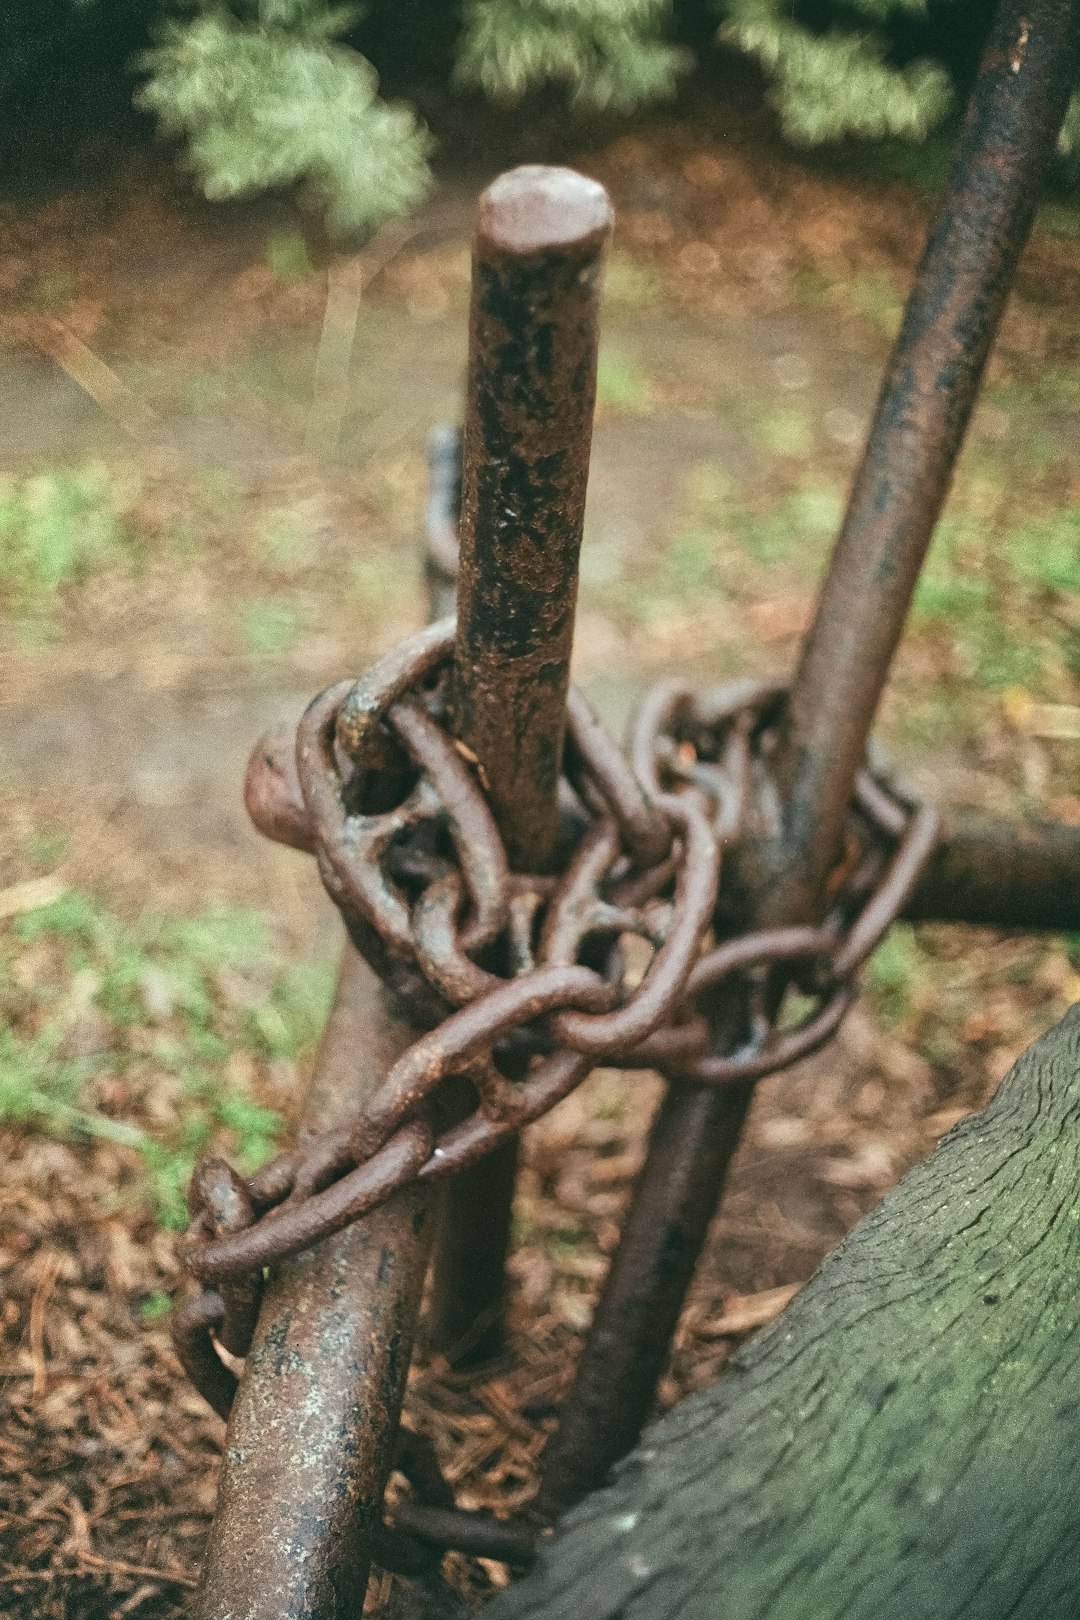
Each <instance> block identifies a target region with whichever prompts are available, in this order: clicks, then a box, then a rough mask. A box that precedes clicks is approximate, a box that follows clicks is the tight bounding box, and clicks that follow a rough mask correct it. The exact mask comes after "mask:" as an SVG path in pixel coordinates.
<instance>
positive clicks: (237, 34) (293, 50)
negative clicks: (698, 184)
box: [0, 0, 1080, 239]
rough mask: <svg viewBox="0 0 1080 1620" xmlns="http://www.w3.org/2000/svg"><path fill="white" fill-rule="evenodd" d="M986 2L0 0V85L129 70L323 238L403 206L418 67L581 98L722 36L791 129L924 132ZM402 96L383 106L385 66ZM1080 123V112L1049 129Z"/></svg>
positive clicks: (624, 104)
mask: <svg viewBox="0 0 1080 1620" xmlns="http://www.w3.org/2000/svg"><path fill="white" fill-rule="evenodd" d="M991 9H992V8H991V7H990V6H989V5H988V4H987V3H986V0H794V3H793V0H457V3H454V0H366V3H365V4H363V5H361V6H351V5H348V4H345V5H342V4H338V3H336V0H149V3H147V0H142V3H139V0H6V3H5V5H4V7H3V13H2V16H0V96H3V97H4V98H5V99H6V100H7V101H8V102H9V103H12V104H16V105H17V103H18V101H19V98H20V96H22V97H24V98H25V97H26V96H27V95H31V96H32V95H34V94H35V93H36V94H37V95H38V97H39V99H40V98H41V97H46V98H47V97H48V96H49V95H55V93H56V91H57V87H58V86H62V83H63V80H64V75H65V72H67V73H68V74H69V75H70V74H71V72H72V70H73V69H74V68H76V67H77V69H78V73H79V75H80V77H81V78H82V79H83V80H84V81H85V79H86V68H87V65H88V64H90V65H94V64H96V65H98V66H99V67H102V66H103V67H105V68H106V69H108V68H110V67H113V68H115V69H117V70H123V71H125V72H130V71H132V70H134V71H135V73H136V74H137V75H138V79H139V88H138V90H137V93H136V94H137V100H138V103H139V105H140V106H141V107H143V108H144V109H146V110H148V111H149V112H151V113H152V114H153V115H154V117H155V118H156V120H157V123H158V125H159V127H160V129H161V130H162V131H163V132H164V133H165V134H166V135H169V136H171V137H174V138H176V139H178V140H179V141H180V142H181V144H182V147H183V149H184V152H185V155H186V158H187V160H188V161H189V163H190V165H191V167H192V169H193V171H194V173H195V175H196V177H197V179H198V181H199V183H200V185H201V186H202V188H203V189H204V191H205V192H206V194H207V195H208V196H210V197H230V196H237V195H239V194H242V193H247V192H252V191H257V190H261V189H265V188H270V187H281V186H285V185H292V184H295V183H300V184H301V185H302V186H303V187H304V188H305V190H306V193H307V195H308V197H309V198H310V200H311V201H312V202H313V203H314V204H315V205H316V206H317V207H318V208H319V210H320V212H322V214H323V215H324V217H325V219H326V222H327V225H328V227H329V229H330V230H331V232H332V233H334V234H336V235H339V236H343V237H347V238H351V239H355V238H356V237H357V236H362V235H363V234H365V233H367V232H369V231H370V230H371V229H373V228H375V227H376V226H378V225H379V224H380V223H381V222H382V221H383V220H385V219H388V218H391V217H393V216H395V215H399V214H402V213H405V212H407V211H408V210H409V208H410V207H411V206H412V205H413V204H414V203H415V202H417V201H418V200H419V198H420V197H421V196H422V195H423V193H424V191H425V190H426V188H427V185H428V183H429V179H430V171H429V166H428V165H429V159H430V155H431V151H432V145H433V143H432V139H431V137H430V135H429V134H428V132H427V130H426V128H425V126H424V124H423V122H422V120H421V119H420V117H419V116H418V114H417V112H416V111H415V106H414V105H410V100H414V99H415V98H414V96H410V92H414V91H415V86H416V81H417V79H418V78H422V77H424V76H426V77H427V78H428V79H429V80H434V81H435V82H441V83H443V84H444V85H445V84H447V83H448V84H449V85H450V86H451V88H452V89H453V90H454V91H456V92H457V93H459V94H463V95H468V94H475V93H477V92H479V93H480V94H482V95H483V96H486V97H488V98H490V99H494V100H503V101H505V100H515V99H519V98H521V97H523V96H525V95H526V94H528V93H530V92H534V91H537V90H540V89H542V88H544V87H557V88H559V89H561V90H562V92H563V93H564V94H566V95H567V96H568V98H569V99H570V101H571V102H572V103H573V104H574V105H575V106H576V107H578V108H580V109H586V110H588V109H592V110H595V109H600V110H604V109H611V110H614V111H622V112H625V111H631V110H633V109H635V108H638V107H642V106H644V105H647V104H648V103H651V102H655V101H657V100H659V99H661V98H663V97H665V96H668V95H670V94H671V93H672V92H673V90H674V89H675V87H676V84H677V82H678V79H679V76H680V74H682V73H685V72H688V71H689V70H691V69H692V68H693V67H694V64H695V59H698V60H700V58H701V56H702V55H703V54H708V53H709V51H710V50H711V49H713V48H714V46H715V43H716V42H718V43H719V46H720V48H721V49H722V50H724V51H727V52H729V53H730V52H735V53H739V54H740V55H741V56H742V57H743V59H744V60H746V59H749V60H750V61H752V62H753V64H754V65H755V68H756V70H757V72H759V73H760V76H761V81H762V87H763V93H764V94H765V95H766V96H767V98H768V100H769V101H770V102H771V104H772V105H773V107H774V108H775V110H776V112H777V114H778V117H779V121H780V125H781V128H782V130H783V132H784V134H785V135H786V136H787V137H788V138H789V139H790V140H792V141H794V142H798V143H802V144H809V145H815V144H820V143H823V142H828V141H838V140H842V139H845V138H850V137H855V138H859V139H882V138H886V137H893V138H896V137H900V138H902V139H905V140H909V141H919V140H922V139H923V138H924V137H925V136H926V135H927V134H928V133H929V132H930V131H931V130H933V129H935V128H937V127H939V126H940V125H942V124H943V123H945V122H946V121H947V120H948V119H949V117H950V114H951V112H952V110H953V109H954V107H955V106H956V105H957V104H958V102H959V101H960V100H961V99H962V92H963V89H964V88H965V84H966V80H967V78H968V76H969V75H970V73H971V72H972V71H973V69H974V65H975V63H976V61H977V58H978V51H979V47H980V45H981V40H982V36H983V34H984V32H985V29H986V27H987V26H988V22H989V14H990V11H991ZM380 74H382V75H383V76H384V77H388V78H389V79H390V80H391V81H394V80H396V81H399V82H400V83H401V84H402V85H403V86H404V89H405V97H406V99H404V100H401V101H397V102H394V101H387V100H384V99H383V98H382V97H381V96H380V94H379V76H380ZM1077 136H1080V116H1078V115H1077V112H1076V104H1074V110H1073V112H1072V114H1071V116H1070V120H1069V122H1068V124H1067V127H1066V132H1065V135H1064V137H1063V148H1064V149H1065V150H1069V149H1071V147H1072V146H1073V145H1075V144H1076V139H1077Z"/></svg>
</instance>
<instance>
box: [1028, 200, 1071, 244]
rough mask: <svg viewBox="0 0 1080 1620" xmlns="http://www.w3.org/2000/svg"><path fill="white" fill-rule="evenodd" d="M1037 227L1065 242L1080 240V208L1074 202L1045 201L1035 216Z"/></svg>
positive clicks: (1045, 234)
mask: <svg viewBox="0 0 1080 1620" xmlns="http://www.w3.org/2000/svg"><path fill="white" fill-rule="evenodd" d="M1035 229H1036V230H1037V231H1041V232H1042V233H1043V235H1044V236H1056V237H1057V238H1058V239H1059V240H1060V241H1063V242H1075V241H1077V240H1080V208H1077V207H1076V206H1075V204H1072V203H1063V202H1046V203H1043V205H1042V207H1041V208H1040V209H1039V212H1038V214H1037V215H1036V216H1035Z"/></svg>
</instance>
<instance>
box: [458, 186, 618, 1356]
mask: <svg viewBox="0 0 1080 1620" xmlns="http://www.w3.org/2000/svg"><path fill="white" fill-rule="evenodd" d="M612 222H613V216H612V210H611V204H610V202H609V200H608V196H607V193H606V192H605V190H604V188H603V187H602V186H601V185H599V184H598V183H597V182H596V181H594V180H588V179H586V178H585V176H584V175H580V174H577V173H575V172H574V171H573V170H571V169H561V168H544V167H540V166H538V165H528V166H526V167H523V168H519V169H514V170H511V171H510V172H509V173H508V174H504V175H501V176H500V177H499V179H497V180H495V181H494V182H493V183H492V185H490V186H489V187H488V188H487V190H486V191H485V192H484V194H483V196H482V197H481V198H480V202H479V205H478V208H477V213H476V226H475V235H474V242H473V281H472V306H471V311H470V321H469V375H468V384H467V390H466V412H465V437H464V451H463V468H462V491H461V523H460V563H459V570H458V597H457V600H458V633H457V641H456V644H455V654H454V663H455V680H454V703H455V725H456V730H457V733H458V736H459V737H460V738H461V741H462V742H463V743H464V744H465V745H466V746H467V748H468V749H469V750H470V751H471V753H472V754H474V755H475V757H476V759H477V762H478V769H479V771H480V773H481V776H482V778H483V780H484V782H485V784H486V786H487V789H488V800H489V803H490V805H491V808H492V810H493V812H494V815H495V820H496V823H497V824H498V827H499V831H500V833H501V834H502V837H503V840H504V842H505V845H506V849H507V854H508V855H509V858H510V863H511V866H512V867H514V868H516V869H517V870H519V871H527V872H545V871H547V870H549V869H550V867H551V864H552V860H553V857H554V855H555V845H556V837H557V831H558V809H557V801H556V792H557V788H558V781H559V772H560V768H561V764H562V749H563V731H564V728H565V723H566V694H567V688H568V686H569V680H570V652H571V645H572V642H573V635H574V611H575V607H576V603H577V578H578V557H579V554H580V551H581V537H582V528H583V524H584V518H585V489H586V484H587V482H588V476H589V448H590V443H591V439H592V416H593V407H594V403H595V396H596V353H597V342H598V318H599V292H600V286H599V283H600V267H601V258H602V255H603V250H604V247H605V245H606V243H607V240H608V237H609V236H610V233H611V227H612ZM443 504H444V505H445V500H444V503H443ZM516 1167H517V1146H516V1143H515V1142H513V1141H511V1142H509V1143H508V1144H507V1145H506V1146H505V1147H503V1148H500V1149H498V1150H497V1151H496V1152H495V1153H494V1154H492V1155H491V1156H490V1157H489V1158H488V1159H486V1160H485V1161H484V1162H483V1163H481V1164H479V1165H477V1166H476V1168H475V1169H473V1170H469V1171H466V1172H465V1173H464V1174H462V1175H461V1176H458V1177H456V1178H455V1179H454V1181H453V1182H452V1184H451V1185H450V1187H449V1188H448V1190H447V1195H446V1201H445V1204H444V1207H443V1213H442V1218H441V1221H440V1233H439V1246H438V1252H437V1257H436V1263H435V1274H434V1283H433V1288H432V1298H431V1308H430V1314H429V1319H428V1324H427V1331H428V1335H429V1340H430V1343H431V1344H432V1346H433V1347H434V1348H435V1349H438V1350H441V1351H443V1352H445V1353H446V1354H448V1355H450V1356H452V1357H455V1359H459V1360H460V1359H462V1357H463V1356H464V1357H468V1358H470V1359H477V1360H478V1359H481V1358H482V1357H483V1356H485V1355H488V1354H490V1353H492V1352H493V1351H494V1350H495V1349H497V1347H498V1344H499V1341H500V1334H501V1325H500V1314H501V1312H500V1307H501V1303H502V1297H503V1293H504V1288H505V1281H504V1279H505V1264H506V1253H507V1249H508V1246H509V1240H510V1220H511V1205H512V1198H513V1188H514V1179H515V1175H516Z"/></svg>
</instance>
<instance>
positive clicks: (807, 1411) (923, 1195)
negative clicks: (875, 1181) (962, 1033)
mask: <svg viewBox="0 0 1080 1620" xmlns="http://www.w3.org/2000/svg"><path fill="white" fill-rule="evenodd" d="M1078 1327H1080V1005H1078V1006H1076V1007H1074V1008H1073V1009H1072V1011H1071V1012H1070V1013H1069V1014H1067V1016H1066V1017H1065V1018H1064V1019H1063V1020H1062V1022H1061V1023H1060V1024H1058V1025H1057V1027H1056V1028H1055V1029H1053V1030H1051V1032H1050V1033H1049V1034H1048V1035H1045V1036H1044V1037H1043V1038H1042V1039H1041V1040H1039V1041H1037V1042H1036V1043H1035V1045H1034V1046H1032V1047H1031V1048H1030V1049H1029V1050H1028V1051H1027V1052H1025V1053H1024V1055H1023V1056H1022V1057H1021V1058H1020V1059H1019V1061H1018V1062H1017V1063H1016V1064H1015V1066H1014V1067H1013V1069H1012V1070H1011V1072H1010V1074H1009V1075H1008V1077H1007V1078H1006V1079H1005V1080H1004V1081H1003V1083H1002V1085H1001V1087H1000V1089H999V1090H998V1092H997V1095H996V1096H995V1097H994V1099H993V1101H992V1102H991V1103H990V1104H989V1105H988V1106H987V1107H986V1108H984V1109H982V1110H981V1112H979V1113H977V1114H973V1115H971V1116H969V1117H968V1118H967V1119H965V1120H964V1121H962V1122H961V1124H959V1125H958V1126H957V1127H956V1128H955V1129H954V1130H952V1131H951V1132H950V1133H949V1134H948V1136H946V1137H945V1138H944V1139H943V1140H942V1142H941V1143H940V1144H939V1146H938V1148H937V1150H936V1152H935V1153H934V1154H933V1156H932V1157H931V1158H930V1159H929V1160H927V1161H926V1162H925V1163H923V1164H921V1165H919V1166H917V1167H916V1168H915V1169H914V1170H912V1171H911V1173H910V1174H909V1175H908V1176H906V1177H905V1179H904V1180H903V1181H902V1182H901V1183H900V1185H899V1186H897V1187H895V1188H894V1189H893V1190H892V1192H890V1193H889V1194H888V1195H887V1197H886V1198H885V1199H884V1200H883V1201H882V1203H881V1204H879V1205H878V1207H877V1208H876V1209H875V1210H873V1211H872V1212H871V1213H870V1214H869V1215H868V1216H866V1218H865V1219H864V1220H862V1221H861V1222H860V1223H859V1225H858V1226H857V1227H856V1228H855V1229H854V1231H853V1232H852V1233H851V1234H850V1235H849V1237H848V1238H847V1239H846V1241H845V1242H844V1243H843V1244H841V1246H840V1248H839V1249H837V1250H836V1251H835V1252H834V1253H833V1254H832V1255H831V1256H830V1257H829V1258H828V1259H827V1260H826V1261H825V1263H824V1265H823V1266H822V1267H821V1269H820V1271H818V1273H817V1274H816V1276H815V1277H814V1278H813V1279H812V1281H811V1282H810V1283H809V1284H808V1285H807V1287H806V1288H805V1289H804V1290H803V1292H802V1293H801V1294H799V1295H798V1296H797V1297H796V1298H795V1300H794V1301H793V1303H792V1304H791V1305H790V1306H789V1307H788V1309H787V1310H786V1311H785V1312H784V1314H783V1315H782V1316H781V1317H780V1318H779V1319H778V1321H777V1322H776V1324H775V1325H774V1326H773V1327H772V1328H770V1329H769V1330H767V1331H766V1332H765V1333H763V1334H762V1335H761V1336H760V1337H759V1338H758V1339H756V1340H755V1341H754V1342H753V1343H752V1344H751V1345H749V1346H748V1347H747V1348H746V1350H744V1351H743V1352H741V1353H740V1354H738V1355H737V1356H736V1357H734V1358H733V1360H732V1362H731V1363H730V1365H729V1367H728V1369H727V1370H726V1371H725V1374H724V1376H723V1378H722V1380H721V1381H720V1383H719V1384H717V1385H716V1386H715V1387H714V1388H712V1389H710V1390H707V1391H705V1392H703V1393H702V1394H700V1395H695V1396H693V1397H692V1398H690V1399H689V1400H687V1401H686V1402H685V1403H684V1404H682V1405H681V1406H679V1407H678V1408H677V1409H676V1410H675V1411H674V1412H672V1413H671V1414H670V1415H669V1416H668V1417H666V1418H664V1419H663V1420H662V1421H661V1422H659V1423H657V1424H656V1425H655V1427H654V1428H653V1429H652V1430H651V1431H650V1432H648V1433H647V1434H646V1435H645V1437H644V1440H643V1441H642V1443H641V1445H640V1446H639V1447H638V1449H637V1450H636V1451H634V1452H633V1453H631V1455H630V1456H629V1457H628V1458H627V1459H626V1460H625V1461H624V1462H623V1463H621V1464H620V1465H619V1466H618V1468H617V1469H616V1470H615V1473H614V1475H613V1477H612V1480H611V1483H610V1484H608V1485H607V1486H606V1487H605V1488H604V1489H603V1490H601V1491H599V1492H597V1493H596V1494H595V1495H594V1496H592V1497H590V1498H588V1499H587V1500H586V1501H585V1502H583V1503H582V1504H581V1505H580V1506H579V1507H577V1508H575V1509H574V1511H573V1512H572V1513H571V1514H569V1516H568V1517H567V1518H566V1520H565V1521H564V1522H563V1524H562V1526H561V1527H560V1528H559V1529H558V1530H557V1531H556V1534H555V1536H554V1538H553V1539H552V1541H551V1542H550V1543H549V1544H548V1546H547V1547H546V1549H545V1550H544V1552H543V1553H542V1555H541V1558H540V1561H539V1563H538V1564H537V1566H536V1568H535V1570H534V1571H533V1573H531V1574H530V1575H529V1576H528V1577H526V1578H525V1579H524V1580H523V1581H522V1582H521V1583H520V1585H518V1586H516V1587H514V1588H511V1589H510V1590H509V1591H508V1592H506V1593H505V1594H503V1595H502V1597H501V1598H499V1599H498V1600H497V1601H496V1602H495V1603H494V1604H493V1605H492V1606H491V1608H490V1609H489V1610H488V1611H487V1613H488V1615H489V1616H490V1620H566V1617H568V1616H572V1617H573V1620H675V1617H678V1620H841V1617H842V1620H1006V1617H1007V1620H1059V1617H1060V1620H1074V1617H1075V1616H1076V1615H1077V1613H1080V1596H1078V1593H1080V1512H1078V1511H1077V1495H1076V1491H1077V1482H1078V1480H1080V1331H1078Z"/></svg>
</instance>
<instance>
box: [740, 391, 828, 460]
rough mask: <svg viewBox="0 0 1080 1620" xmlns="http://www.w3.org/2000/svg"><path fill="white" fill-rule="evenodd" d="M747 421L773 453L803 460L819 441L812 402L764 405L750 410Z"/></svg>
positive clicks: (758, 438)
mask: <svg viewBox="0 0 1080 1620" xmlns="http://www.w3.org/2000/svg"><path fill="white" fill-rule="evenodd" d="M743 425H744V426H745V428H746V429H747V430H748V432H749V433H750V434H751V435H752V437H753V438H754V439H756V440H757V442H758V444H760V445H761V446H762V447H763V448H764V449H765V450H767V451H768V452H769V454H770V455H771V456H784V457H788V458H791V459H793V460H794V459H799V460H802V459H803V458H805V457H807V456H810V455H812V454H813V452H814V448H815V446H816V445H817V424H816V419H815V417H814V416H813V414H812V413H811V411H810V408H809V407H808V406H804V405H774V406H768V407H761V408H759V409H757V410H756V411H754V412H753V413H746V414H745V416H744V422H743Z"/></svg>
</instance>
